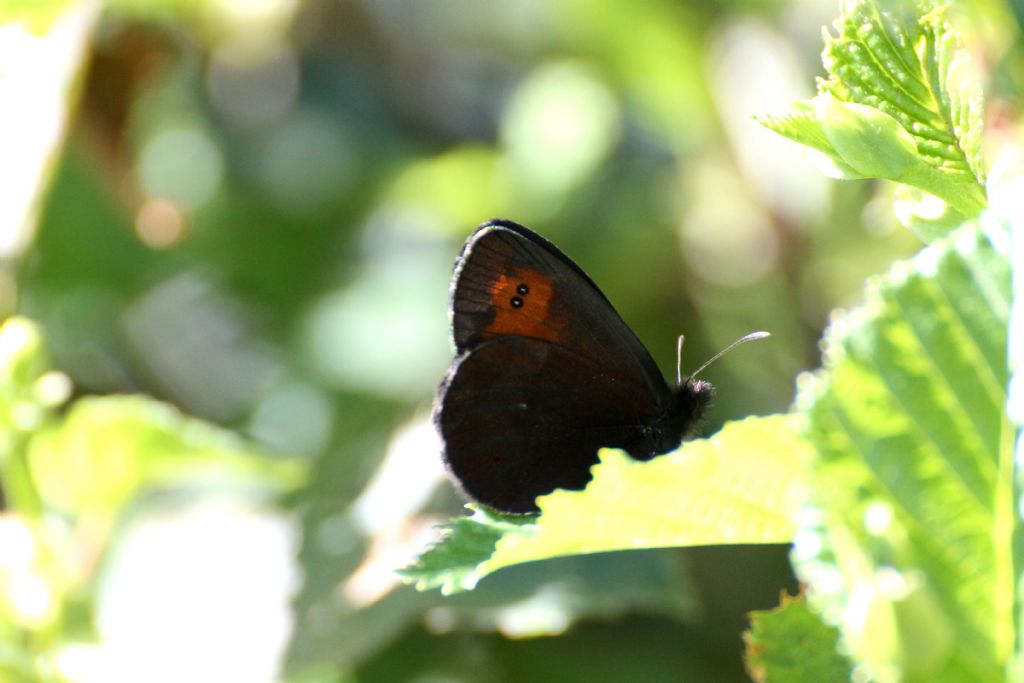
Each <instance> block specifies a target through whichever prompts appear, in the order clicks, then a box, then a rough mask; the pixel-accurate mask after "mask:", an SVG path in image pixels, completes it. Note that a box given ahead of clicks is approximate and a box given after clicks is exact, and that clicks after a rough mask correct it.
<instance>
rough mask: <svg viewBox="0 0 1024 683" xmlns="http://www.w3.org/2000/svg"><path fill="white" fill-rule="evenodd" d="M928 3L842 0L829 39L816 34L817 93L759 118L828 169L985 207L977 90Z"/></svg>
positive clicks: (958, 48) (961, 211)
mask: <svg viewBox="0 0 1024 683" xmlns="http://www.w3.org/2000/svg"><path fill="white" fill-rule="evenodd" d="M930 7H931V5H930V4H925V3H920V4H919V5H918V11H919V12H921V15H915V13H914V9H915V6H914V4H912V3H908V2H901V1H899V0H847V1H846V2H844V3H843V9H842V14H841V16H840V17H839V18H838V19H837V20H836V22H835V30H836V35H831V34H829V33H828V32H826V33H825V48H824V52H823V53H822V62H823V64H824V66H825V69H826V70H827V71H828V72H829V74H830V77H829V78H828V79H827V80H821V81H819V84H818V89H819V94H818V96H817V97H816V98H815V99H814V100H813V101H811V102H803V103H798V104H797V105H796V107H795V112H794V113H793V114H792V115H789V116H782V117H764V118H761V119H759V120H760V122H761V123H762V124H763V125H765V126H766V127H768V128H770V129H771V130H774V131H775V132H777V133H779V134H780V135H784V136H786V137H789V138H790V139H792V140H795V141H797V142H800V143H801V144H804V145H807V146H809V147H812V148H813V149H815V150H816V151H817V152H820V153H822V154H824V155H825V156H826V157H827V159H828V160H829V162H830V163H829V170H830V172H831V174H832V175H837V176H839V177H843V178H887V179H890V180H894V181H896V182H898V183H902V184H904V185H909V186H912V187H915V188H918V189H920V190H923V191H924V192H927V193H929V194H931V195H934V196H935V197H937V198H938V199H939V200H941V201H942V202H944V203H945V204H947V205H949V206H950V207H951V208H952V210H953V211H954V212H955V213H956V214H958V215H959V216H964V217H973V216H976V215H977V214H978V213H979V212H980V211H981V210H982V209H983V208H984V207H985V204H986V195H985V178H984V171H983V166H982V160H981V153H980V148H981V132H982V103H983V101H982V95H981V89H980V86H979V85H978V79H977V78H973V77H971V74H970V73H969V72H968V70H969V69H970V68H971V67H970V60H969V58H968V55H967V52H966V50H965V49H964V48H963V46H962V45H961V43H960V39H959V37H958V35H957V34H956V32H955V31H954V30H953V28H952V27H951V26H950V25H949V24H948V23H947V22H946V19H945V13H944V12H943V11H941V10H932V11H928V10H929V9H930ZM950 223H952V221H949V222H947V224H946V232H948V230H949V229H950V227H949V226H950ZM942 234H945V232H944V233H942ZM922 236H923V237H924V238H926V239H930V238H934V235H933V234H931V233H925V234H924V235H922Z"/></svg>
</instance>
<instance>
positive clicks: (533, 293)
mask: <svg viewBox="0 0 1024 683" xmlns="http://www.w3.org/2000/svg"><path fill="white" fill-rule="evenodd" d="M521 285H526V287H527V291H526V294H520V293H519V288H520V286H521ZM552 294H553V290H552V287H551V280H549V279H548V278H547V277H545V276H544V275H543V274H541V273H540V272H538V271H536V270H533V269H530V268H524V269H522V270H519V271H516V272H514V273H512V274H511V275H509V276H505V275H499V276H498V278H497V279H496V280H495V281H494V284H492V285H491V305H492V306H494V309H495V310H494V319H493V320H492V321H491V324H490V325H488V326H487V329H486V330H484V337H485V338H488V339H489V338H491V337H498V336H502V335H516V336H520V337H533V338H535V339H545V340H547V341H557V340H558V333H557V331H556V330H555V329H554V328H553V327H551V326H550V325H549V323H550V322H551V317H550V316H551V312H550V304H551V296H552ZM513 299H515V300H517V301H521V302H522V305H520V306H519V307H518V308H517V307H516V306H515V305H514V304H513Z"/></svg>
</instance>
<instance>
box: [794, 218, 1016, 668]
mask: <svg viewBox="0 0 1024 683" xmlns="http://www.w3.org/2000/svg"><path fill="white" fill-rule="evenodd" d="M1007 243H1008V234H1007V232H1006V231H1005V229H1003V228H1002V227H1001V226H999V225H992V226H990V227H989V228H987V229H984V230H983V229H981V228H980V227H979V226H977V225H969V226H967V227H965V228H962V229H960V230H959V231H957V232H955V233H954V234H953V235H952V237H951V238H949V239H947V240H943V241H940V242H937V243H936V244H934V245H932V246H931V247H928V248H927V249H925V250H924V251H923V252H921V253H920V254H919V255H918V256H917V257H915V258H914V259H913V260H911V261H909V262H905V263H899V264H897V265H896V266H894V267H893V269H892V270H891V271H890V272H889V273H888V274H887V275H886V276H885V277H882V278H879V279H878V280H876V281H874V282H872V283H871V285H870V287H869V288H868V292H867V301H866V303H865V304H864V305H863V306H862V307H861V308H859V309H857V310H854V311H852V312H850V313H849V314H847V315H842V316H838V317H837V318H836V319H835V320H834V321H833V323H832V325H831V326H830V328H829V330H828V332H827V334H826V337H825V370H824V371H822V372H820V373H819V374H818V375H816V376H815V377H814V378H813V379H812V378H806V380H805V381H804V382H802V385H801V389H800V392H799V396H798V405H799V407H800V410H801V411H802V412H803V413H804V414H806V415H807V416H808V418H809V425H810V427H809V432H808V436H809V439H810V440H811V441H812V442H813V443H814V445H815V447H816V450H817V453H818V455H817V457H816V459H815V460H814V466H813V475H812V478H811V481H810V484H811V491H812V500H813V503H814V505H813V506H812V507H810V508H809V509H808V510H806V511H805V512H804V513H802V517H801V518H802V519H803V520H804V523H803V527H802V529H801V531H800V532H799V533H798V534H797V541H796V545H795V549H794V563H795V566H796V569H797V572H798V575H799V576H800V577H801V578H802V579H803V580H804V581H806V582H808V584H809V585H810V593H809V595H810V597H811V598H812V601H813V603H814V604H815V605H816V606H817V607H818V608H819V609H821V610H823V614H824V616H825V618H826V619H827V620H828V621H829V622H831V623H838V624H840V625H841V627H842V630H843V634H844V636H845V639H846V642H847V644H848V645H849V647H850V649H851V650H852V651H853V653H854V655H855V656H856V658H857V659H858V660H859V661H862V662H864V663H865V664H866V665H867V666H868V667H871V669H872V670H873V671H875V672H876V673H877V672H879V671H891V670H893V668H894V667H895V670H897V671H900V670H902V672H903V675H904V678H902V679H900V680H905V681H935V680H977V681H987V680H998V679H999V678H1000V672H1001V671H1002V668H1003V665H1004V663H1005V659H1006V657H1007V655H1008V652H1009V647H1010V643H1011V642H1012V633H1013V618H1012V611H1011V610H1012V607H1011V606H1012V604H1013V600H1012V596H1013V580H1012V576H1013V574H1012V571H1013V570H1012V567H1013V557H1012V552H1011V534H1012V529H1013V527H1014V521H1013V520H1014V510H1013V505H1012V489H1011V486H1012V483H1011V480H1012V442H1013V438H1012V432H1011V431H1010V429H1009V428H1008V423H1007V421H1006V418H1005V415H1004V410H1003V406H1004V400H1005V398H1004V397H1005V387H1006V383H1007V368H1006V356H1005V345H1006V325H1007V316H1008V312H1009V301H1010V278H1009V263H1008V259H1007V256H1008V244H1007Z"/></svg>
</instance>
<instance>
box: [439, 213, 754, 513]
mask: <svg viewBox="0 0 1024 683" xmlns="http://www.w3.org/2000/svg"><path fill="white" fill-rule="evenodd" d="M449 308H450V310H449V313H450V317H451V330H452V339H453V341H454V345H455V351H456V356H455V359H454V360H453V362H452V364H451V367H450V369H449V370H448V374H447V375H446V377H445V379H444V380H443V382H442V383H441V386H440V388H439V390H438V398H437V402H436V405H435V410H434V421H435V423H436V425H437V428H438V430H439V432H440V434H441V438H442V440H443V442H444V451H443V458H444V462H445V466H446V468H447V469H448V472H449V474H450V475H451V477H452V479H453V480H454V481H455V482H456V484H457V485H458V487H459V488H460V489H461V490H462V491H463V493H465V494H466V496H468V497H469V498H471V499H473V500H475V501H478V502H480V503H483V504H485V505H488V506H490V507H492V508H495V509H497V510H501V511H504V512H512V513H532V512H537V511H538V508H537V504H536V502H535V501H536V498H537V496H539V495H542V494H546V493H550V492H551V491H553V490H555V489H582V488H584V487H585V486H586V484H587V482H588V481H589V480H590V476H591V475H590V469H591V467H592V466H593V465H594V464H596V463H597V461H598V458H597V452H598V449H599V448H601V447H612V448H621V449H623V450H625V451H626V452H627V453H629V454H630V455H631V456H632V457H634V458H636V459H638V460H649V459H651V458H653V457H655V456H656V455H660V454H662V453H667V452H668V451H671V450H674V449H675V448H677V447H678V446H679V444H680V443H681V442H682V440H683V439H684V438H685V437H689V436H691V435H692V434H693V432H694V431H695V428H696V426H697V424H698V423H699V421H700V419H701V417H702V416H703V414H704V412H705V410H706V409H707V407H708V404H709V403H710V401H711V398H712V395H713V393H714V390H713V387H712V385H711V384H710V383H709V382H706V381H704V380H699V379H695V378H694V375H696V374H697V372H699V371H700V370H702V369H703V368H704V367H705V366H706V365H707V364H708V363H710V362H711V361H708V363H705V364H704V365H702V366H701V367H700V368H698V370H697V371H695V372H694V373H693V374H691V375H690V376H689V377H687V378H685V379H684V378H683V377H681V375H679V374H678V373H677V386H676V387H674V388H671V387H669V385H668V384H667V383H666V382H665V379H664V377H663V376H662V374H661V371H660V370H659V369H658V366H657V365H656V364H655V362H654V359H652V358H651V354H650V353H649V352H648V351H647V349H646V348H645V347H644V345H643V344H642V343H641V342H640V340H639V339H638V338H637V337H636V335H635V334H633V331H632V330H630V328H629V326H628V325H626V323H625V322H623V320H622V318H621V317H619V314H618V313H617V312H616V311H615V309H614V308H613V307H612V304H611V303H610V302H609V301H608V298H607V297H605V295H604V294H602V293H601V290H600V289H599V288H598V286H597V285H596V284H594V281H593V280H591V279H590V277H589V276H588V275H587V274H586V273H585V272H583V270H582V269H581V268H580V267H579V266H578V265H576V264H575V263H574V262H573V261H572V260H571V259H570V258H569V257H568V256H566V255H565V254H563V253H562V252H561V251H560V250H559V249H558V248H557V247H555V246H554V245H553V244H551V242H549V241H547V240H546V239H544V238H543V237H541V236H540V235H538V234H536V233H535V232H533V231H532V230H530V229H528V228H526V227H523V226H522V225H519V224H517V223H513V222H512V221H508V220H492V221H489V222H487V223H484V224H483V225H481V226H480V227H479V228H477V229H476V231H475V232H474V233H473V234H472V235H470V236H469V238H468V239H467V240H466V243H465V244H464V245H463V247H462V251H461V252H460V254H459V257H458V259H457V261H456V264H455V271H454V275H453V277H452V284H451V293H450V303H449ZM763 336H767V333H763V332H759V333H753V334H751V335H747V336H746V337H743V338H742V339H740V340H738V341H736V342H734V343H733V344H732V345H730V346H729V347H728V348H726V349H725V351H722V352H721V353H719V354H718V355H716V356H715V357H714V358H712V359H711V360H712V361H713V360H715V359H716V358H718V357H719V356H721V355H722V354H723V353H725V352H726V351H728V350H729V349H731V348H733V347H734V346H736V345H737V344H739V343H742V342H744V341H748V340H749V339H756V338H760V337H763ZM681 344H682V337H680V349H681Z"/></svg>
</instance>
